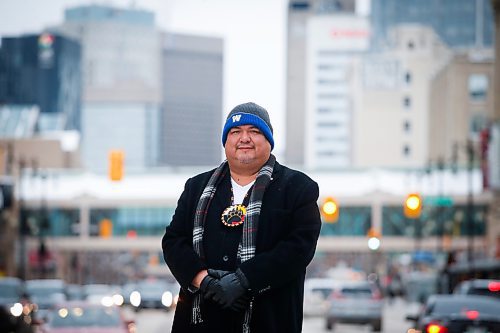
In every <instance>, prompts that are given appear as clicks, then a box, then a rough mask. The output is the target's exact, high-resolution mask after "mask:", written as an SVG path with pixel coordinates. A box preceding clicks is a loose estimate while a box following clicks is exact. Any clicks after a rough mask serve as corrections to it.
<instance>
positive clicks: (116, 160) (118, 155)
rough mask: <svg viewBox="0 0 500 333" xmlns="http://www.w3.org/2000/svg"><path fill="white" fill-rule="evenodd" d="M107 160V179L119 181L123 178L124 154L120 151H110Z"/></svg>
mask: <svg viewBox="0 0 500 333" xmlns="http://www.w3.org/2000/svg"><path fill="white" fill-rule="evenodd" d="M108 159H109V179H111V180H112V181H120V180H122V178H123V160H124V153H123V151H121V150H112V151H110V152H109V155H108Z"/></svg>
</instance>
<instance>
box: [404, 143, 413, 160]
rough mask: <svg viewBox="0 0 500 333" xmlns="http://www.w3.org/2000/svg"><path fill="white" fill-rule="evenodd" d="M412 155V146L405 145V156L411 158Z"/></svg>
mask: <svg viewBox="0 0 500 333" xmlns="http://www.w3.org/2000/svg"><path fill="white" fill-rule="evenodd" d="M410 154H411V148H410V146H409V145H404V146H403V155H404V156H405V157H408V156H410Z"/></svg>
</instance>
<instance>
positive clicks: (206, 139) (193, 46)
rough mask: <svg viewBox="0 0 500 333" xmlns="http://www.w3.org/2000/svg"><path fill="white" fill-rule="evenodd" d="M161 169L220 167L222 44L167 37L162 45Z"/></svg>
mask: <svg viewBox="0 0 500 333" xmlns="http://www.w3.org/2000/svg"><path fill="white" fill-rule="evenodd" d="M163 41H164V42H163V57H162V62H163V66H162V67H163V70H162V82H163V92H162V96H163V120H162V133H163V134H162V140H161V142H162V149H161V152H162V154H161V164H164V165H170V166H205V165H217V164H218V163H220V162H221V156H222V150H221V133H222V123H223V121H222V95H223V92H222V89H223V40H222V39H220V38H213V37H201V36H193V35H183V34H175V33H167V34H165V37H164V39H163Z"/></svg>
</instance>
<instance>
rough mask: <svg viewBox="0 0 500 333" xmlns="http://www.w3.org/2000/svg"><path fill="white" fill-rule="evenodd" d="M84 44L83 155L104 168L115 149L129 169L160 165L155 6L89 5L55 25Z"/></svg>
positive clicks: (85, 160)
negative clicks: (152, 7)
mask: <svg viewBox="0 0 500 333" xmlns="http://www.w3.org/2000/svg"><path fill="white" fill-rule="evenodd" d="M55 29H56V30H57V31H60V32H61V33H65V34H67V35H69V36H72V37H73V38H76V39H78V40H79V41H80V42H81V45H82V65H83V66H82V73H83V77H84V81H83V90H82V154H83V156H82V160H83V163H84V165H85V167H87V168H89V169H91V170H94V171H104V170H106V168H107V164H108V153H109V152H110V151H111V150H122V151H123V152H124V154H125V165H126V168H127V169H128V170H132V169H143V168H145V167H151V166H156V165H158V162H159V161H158V159H159V157H158V156H159V140H160V136H159V132H160V103H161V97H160V91H161V89H160V85H161V79H160V73H161V60H160V59H161V37H160V36H161V33H160V31H159V30H158V29H157V27H156V26H155V20H154V14H153V13H152V12H149V11H145V10H140V9H135V8H130V9H122V8H115V7H111V6H102V5H87V6H78V7H74V8H70V9H67V10H66V11H65V21H64V23H63V24H62V25H60V26H59V27H57V28H55Z"/></svg>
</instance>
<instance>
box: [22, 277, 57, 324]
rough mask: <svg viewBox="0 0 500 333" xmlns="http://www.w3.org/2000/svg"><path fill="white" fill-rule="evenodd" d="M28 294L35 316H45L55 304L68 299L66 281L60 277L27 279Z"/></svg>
mask: <svg viewBox="0 0 500 333" xmlns="http://www.w3.org/2000/svg"><path fill="white" fill-rule="evenodd" d="M26 294H27V296H28V298H29V300H30V301H31V303H33V306H34V313H35V316H37V317H38V318H43V317H44V316H45V314H46V313H47V311H48V310H49V309H50V308H51V307H52V306H53V305H55V304H57V303H59V302H62V301H65V300H66V283H65V282H64V281H63V280H60V279H34V280H27V281H26Z"/></svg>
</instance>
